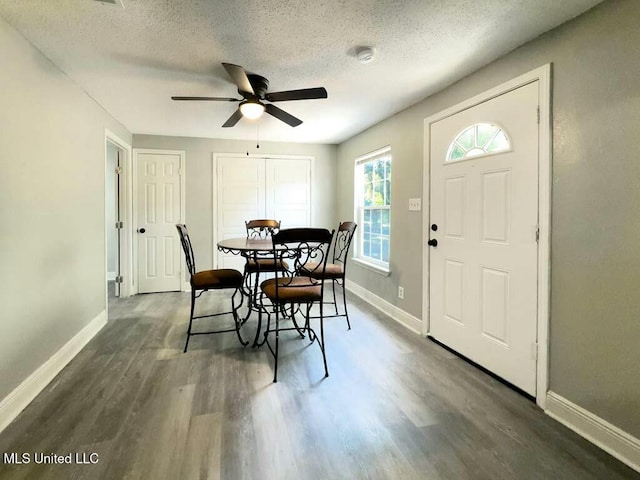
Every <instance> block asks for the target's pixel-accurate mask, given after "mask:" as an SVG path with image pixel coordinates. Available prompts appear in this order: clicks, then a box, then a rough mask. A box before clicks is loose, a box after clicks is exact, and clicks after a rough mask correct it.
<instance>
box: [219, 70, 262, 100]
mask: <svg viewBox="0 0 640 480" xmlns="http://www.w3.org/2000/svg"><path fill="white" fill-rule="evenodd" d="M222 66H223V67H224V69H225V70H226V71H227V73H228V74H229V76H230V77H231V80H233V83H235V84H236V85H237V86H238V89H239V90H240V91H242V92H249V93H250V94H251V95H255V93H254V91H253V87H252V86H251V82H250V81H249V77H247V73H246V72H245V71H244V68H242V67H240V66H239V65H233V64H232V63H223V64H222Z"/></svg>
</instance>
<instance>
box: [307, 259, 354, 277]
mask: <svg viewBox="0 0 640 480" xmlns="http://www.w3.org/2000/svg"><path fill="white" fill-rule="evenodd" d="M302 273H304V274H305V275H308V276H310V277H312V278H320V277H322V266H318V264H317V263H312V262H309V263H305V265H304V267H302ZM343 276H344V268H343V267H342V265H341V264H340V265H339V264H335V263H327V267H326V269H325V272H324V278H342V277H343Z"/></svg>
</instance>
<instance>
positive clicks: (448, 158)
mask: <svg viewBox="0 0 640 480" xmlns="http://www.w3.org/2000/svg"><path fill="white" fill-rule="evenodd" d="M483 125H489V126H491V127H493V128H495V132H494V133H493V134H492V135H491V137H490V138H489V140H487V141H486V142H485V144H484V145H483V146H480V145H478V144H477V140H478V139H477V129H478V127H480V126H483ZM472 128H473V129H475V132H474V145H473V146H472V147H469V148H465V147H464V146H463V145H462V144H461V143H460V142H459V140H460V138H461V137H462V135H463V134H465V133H466V132H467V131H469V130H471V129H472ZM499 134H502V135H503V136H504V138H505V140H506V142H507V146H506V148H500V149H496V150H487V149H486V148H484V147H488V146H490V145H491V143H492V142H493V140H494V139H495V138H496V137H497V136H498V135H499ZM456 145H458V146H459V147H460V148H461V149H463V150H466V151H465V154H464V156H462V157H460V158H452V153H453V150H454V148H455V147H456ZM477 148H479V149H481V150H483V152H482V153H474V154H472V155H468V152H469V151H470V150H473V149H477ZM512 151H513V144H512V142H511V137H510V135H509V134H508V133H507V131H506V130H505V129H504V127H503V126H502V125H500V124H499V123H497V122H493V121H489V120H487V121H482V122H477V123H473V124H471V125H467V126H466V127H464V128H463V129H462V130H460V131H459V132H458V133H457V134H456V135H455V136H454V137H453V140H451V143H449V147H448V148H447V154H446V156H445V159H444V163H445V164H446V163H456V162H465V161H468V160H475V159H477V158H482V157H489V156H493V155H499V154H501V153H507V152H512Z"/></svg>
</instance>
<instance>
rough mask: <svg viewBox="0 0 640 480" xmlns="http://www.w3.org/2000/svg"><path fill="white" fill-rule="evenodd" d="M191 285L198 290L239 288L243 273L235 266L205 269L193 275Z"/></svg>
mask: <svg viewBox="0 0 640 480" xmlns="http://www.w3.org/2000/svg"><path fill="white" fill-rule="evenodd" d="M191 286H192V287H193V288H195V289H196V290H204V289H218V288H238V287H241V286H242V274H241V273H240V272H239V271H237V270H234V269H233V268H220V269H217V270H203V271H202V272H196V273H195V274H193V275H191Z"/></svg>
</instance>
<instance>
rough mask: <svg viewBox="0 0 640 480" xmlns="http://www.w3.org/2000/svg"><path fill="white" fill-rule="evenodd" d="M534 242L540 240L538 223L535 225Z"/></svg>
mask: <svg viewBox="0 0 640 480" xmlns="http://www.w3.org/2000/svg"><path fill="white" fill-rule="evenodd" d="M536 242H540V225H536Z"/></svg>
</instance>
